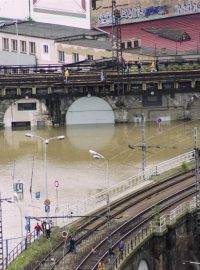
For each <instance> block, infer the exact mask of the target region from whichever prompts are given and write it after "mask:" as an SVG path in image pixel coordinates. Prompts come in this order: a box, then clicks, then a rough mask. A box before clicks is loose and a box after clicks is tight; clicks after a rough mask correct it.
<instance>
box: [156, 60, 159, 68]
mask: <svg viewBox="0 0 200 270" xmlns="http://www.w3.org/2000/svg"><path fill="white" fill-rule="evenodd" d="M156 71H159V60H158V59H156Z"/></svg>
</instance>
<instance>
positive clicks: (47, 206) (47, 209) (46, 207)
mask: <svg viewBox="0 0 200 270" xmlns="http://www.w3.org/2000/svg"><path fill="white" fill-rule="evenodd" d="M45 212H46V213H49V212H50V206H49V205H45Z"/></svg>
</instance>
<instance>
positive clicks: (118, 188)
mask: <svg viewBox="0 0 200 270" xmlns="http://www.w3.org/2000/svg"><path fill="white" fill-rule="evenodd" d="M193 160H194V151H190V152H187V153H185V154H182V155H180V156H177V157H174V158H171V159H169V160H166V161H164V162H161V163H159V164H157V165H153V166H149V167H148V168H147V169H146V170H145V173H144V174H143V173H139V174H137V175H135V176H132V177H130V178H128V179H126V180H124V181H122V182H120V183H118V184H115V185H113V186H111V187H110V188H109V194H110V200H111V201H113V200H115V199H116V198H120V197H122V196H124V195H125V194H126V192H131V191H133V189H134V188H135V187H136V186H138V185H139V184H141V183H142V184H145V183H151V182H150V181H148V180H150V179H151V178H152V177H153V176H156V175H158V174H161V173H163V172H165V171H167V170H171V169H173V168H176V167H178V166H181V164H182V163H183V162H186V163H187V162H191V161H193ZM144 175H145V180H144V179H143V177H144ZM106 198H107V190H103V191H102V192H99V193H97V194H95V195H93V196H91V197H89V198H88V199H86V200H84V201H80V202H78V203H76V204H72V205H70V206H68V207H67V208H66V207H65V209H66V210H65V211H64V216H67V219H66V220H64V223H65V225H67V224H70V223H72V222H73V221H75V220H77V219H78V217H73V216H85V215H88V214H90V213H91V212H94V211H96V210H98V209H99V208H100V207H103V206H105V205H106ZM193 205H194V202H193V203H191V204H188V205H187V209H192V208H193ZM178 209H179V210H177V209H174V210H173V211H172V213H171V215H170V216H169V218H168V220H169V221H168V222H173V220H174V219H175V218H177V216H178V215H180V213H181V214H183V212H184V211H186V210H185V208H183V209H182V210H180V209H181V208H178ZM70 214H71V215H72V218H69V216H70ZM164 222H165V221H164V220H163V221H162V229H163V228H165V224H164ZM152 232H153V226H151V227H149V228H145V229H143V230H142V233H141V235H140V233H139V234H138V235H137V237H136V238H135V239H134V240H133V241H132V242H131V243H130V244H128V250H133V249H134V248H136V247H137V246H138V245H139V244H140V243H141V242H142V241H144V240H145V239H146V238H147V237H148V236H149V235H150V234H151V233H152ZM36 239H37V236H36V233H35V231H33V232H32V233H30V234H29V235H27V236H26V237H25V238H24V239H23V240H22V241H21V242H20V243H19V244H18V245H17V246H16V247H15V248H14V249H13V250H12V251H11V252H10V253H9V254H8V256H7V257H6V258H5V259H4V261H3V266H4V268H3V269H6V268H7V267H8V265H9V264H10V263H11V262H12V261H13V260H14V259H15V258H16V257H17V256H19V255H20V254H21V253H22V252H23V251H24V250H26V249H27V247H28V246H29V245H30V244H31V243H33V242H34V241H35V240H36ZM126 252H128V251H126ZM131 252H132V251H131ZM125 254H126V253H125ZM127 254H128V253H127ZM121 262H122V261H121V259H120V258H118V259H117V260H116V265H119V264H120V263H121Z"/></svg>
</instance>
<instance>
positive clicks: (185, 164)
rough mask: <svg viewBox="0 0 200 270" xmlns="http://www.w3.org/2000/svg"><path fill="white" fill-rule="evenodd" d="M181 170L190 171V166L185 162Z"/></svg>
mask: <svg viewBox="0 0 200 270" xmlns="http://www.w3.org/2000/svg"><path fill="white" fill-rule="evenodd" d="M181 170H182V171H184V172H185V171H187V170H188V164H187V162H185V161H184V162H183V163H182V164H181Z"/></svg>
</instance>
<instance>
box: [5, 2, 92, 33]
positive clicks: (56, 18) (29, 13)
mask: <svg viewBox="0 0 200 270" xmlns="http://www.w3.org/2000/svg"><path fill="white" fill-rule="evenodd" d="M0 17H4V18H6V17H7V18H12V19H15V20H16V19H18V20H27V19H28V18H31V19H32V20H35V21H38V22H46V23H52V24H60V25H67V26H74V27H80V26H81V27H82V28H85V29H90V0H70V1H69V0H68V1H67V0H0Z"/></svg>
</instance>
